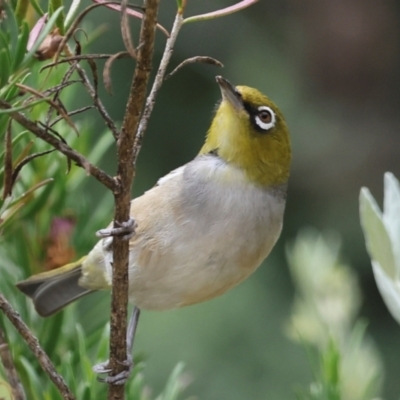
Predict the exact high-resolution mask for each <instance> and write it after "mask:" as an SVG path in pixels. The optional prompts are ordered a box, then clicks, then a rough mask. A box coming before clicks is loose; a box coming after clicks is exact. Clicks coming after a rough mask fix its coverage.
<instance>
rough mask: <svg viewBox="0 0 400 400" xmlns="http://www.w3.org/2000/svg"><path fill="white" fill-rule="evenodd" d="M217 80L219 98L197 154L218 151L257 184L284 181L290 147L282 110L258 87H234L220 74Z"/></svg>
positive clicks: (287, 172) (287, 168)
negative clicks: (219, 100) (204, 141)
mask: <svg viewBox="0 0 400 400" xmlns="http://www.w3.org/2000/svg"><path fill="white" fill-rule="evenodd" d="M216 80H217V82H218V84H219V86H220V89H221V93H222V101H221V103H220V105H219V107H218V109H217V112H216V115H215V117H214V119H213V121H212V124H211V127H210V129H209V131H208V133H207V139H206V143H205V144H204V146H203V148H202V149H201V151H200V154H205V153H209V152H214V153H217V154H218V156H219V157H221V158H222V159H223V160H224V161H225V162H227V163H232V164H234V165H236V166H237V167H238V168H241V169H242V170H243V171H244V173H245V174H246V176H247V178H248V179H249V180H250V181H252V182H254V183H256V184H258V185H260V186H277V185H281V184H285V183H286V182H287V180H288V178H289V169H290V162H291V149H290V140H289V131H288V128H287V125H286V122H285V120H284V118H283V115H282V113H281V112H280V111H279V109H278V107H277V106H276V105H275V104H274V103H273V102H272V101H271V100H270V99H269V98H268V97H267V96H265V95H263V94H262V93H261V92H259V91H258V90H257V89H253V88H250V87H248V86H236V87H235V86H233V85H232V84H231V83H230V82H229V81H227V80H226V79H224V78H222V77H221V76H217V77H216Z"/></svg>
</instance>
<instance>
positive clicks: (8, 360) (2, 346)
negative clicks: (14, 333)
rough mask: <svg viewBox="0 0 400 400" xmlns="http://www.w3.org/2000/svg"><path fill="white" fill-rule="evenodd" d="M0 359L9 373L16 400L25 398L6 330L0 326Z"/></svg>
mask: <svg viewBox="0 0 400 400" xmlns="http://www.w3.org/2000/svg"><path fill="white" fill-rule="evenodd" d="M0 360H1V362H2V363H3V367H4V370H5V372H6V375H7V379H8V383H9V384H10V386H11V391H12V395H13V396H14V397H13V398H14V400H25V393H24V388H23V387H22V385H21V382H20V380H19V377H18V374H17V371H16V369H15V365H14V362H13V359H12V355H11V351H10V348H9V346H8V343H7V341H6V337H5V335H4V332H3V331H2V330H1V328H0Z"/></svg>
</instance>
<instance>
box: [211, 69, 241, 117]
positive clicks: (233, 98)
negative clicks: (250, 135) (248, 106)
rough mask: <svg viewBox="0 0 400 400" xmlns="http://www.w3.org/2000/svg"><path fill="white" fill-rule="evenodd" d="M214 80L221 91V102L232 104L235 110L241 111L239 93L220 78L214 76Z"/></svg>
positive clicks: (225, 80) (230, 84)
mask: <svg viewBox="0 0 400 400" xmlns="http://www.w3.org/2000/svg"><path fill="white" fill-rule="evenodd" d="M215 80H216V81H217V83H218V85H219V88H220V89H221V93H222V98H223V100H226V101H228V102H229V103H230V104H232V106H233V107H234V108H235V109H236V110H238V111H239V110H243V100H242V95H241V94H240V93H239V91H238V90H237V89H236V87H235V86H233V85H232V83H230V82H229V81H228V80H227V79H225V78H223V77H222V76H216V77H215Z"/></svg>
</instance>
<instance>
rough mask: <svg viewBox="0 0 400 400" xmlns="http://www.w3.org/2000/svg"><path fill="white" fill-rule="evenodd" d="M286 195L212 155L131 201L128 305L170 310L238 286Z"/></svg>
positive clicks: (276, 228) (264, 248)
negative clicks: (132, 232) (132, 225)
mask: <svg viewBox="0 0 400 400" xmlns="http://www.w3.org/2000/svg"><path fill="white" fill-rule="evenodd" d="M284 192H285V190H284V188H281V189H277V188H276V189H263V188H260V187H257V186H255V185H253V184H251V183H249V182H248V181H247V180H246V179H245V177H244V175H243V173H242V172H241V171H240V170H238V169H237V168H235V167H233V166H231V165H229V164H226V163H224V162H223V161H222V160H220V159H219V158H218V157H216V156H211V155H210V156H200V157H197V158H196V159H195V160H193V161H192V162H190V163H189V164H187V165H186V166H184V167H181V168H179V169H177V170H175V171H173V172H172V173H171V174H170V175H167V176H166V177H164V178H163V179H162V180H160V182H159V186H157V187H155V188H153V189H151V190H150V191H148V192H146V193H145V194H144V195H143V196H141V197H139V198H137V199H135V200H134V201H133V202H132V208H131V212H132V216H133V218H135V219H136V221H137V223H138V231H137V235H136V236H135V237H134V239H133V241H132V243H131V244H132V245H131V251H130V300H131V301H132V303H134V304H136V305H137V306H138V307H139V308H143V309H157V310H161V309H170V308H176V307H181V306H184V305H189V304H194V303H198V302H201V301H205V300H207V299H210V298H212V297H215V296H218V295H220V294H222V293H224V292H225V291H226V290H228V289H229V288H231V287H232V286H234V285H236V284H238V283H239V282H241V281H242V280H243V279H245V278H246V277H247V276H249V275H250V274H251V273H252V272H253V271H254V270H255V269H256V268H257V267H258V266H259V265H260V263H261V262H262V261H263V260H264V259H265V257H266V256H267V255H268V254H269V252H270V251H271V249H272V247H273V246H274V244H275V242H276V241H277V239H278V237H279V234H280V231H281V227H282V217H283V211H284V205H285V198H284ZM100 247H101V246H98V249H99V248H100ZM102 248H103V252H104V253H103V254H104V257H105V263H101V264H103V265H102V267H101V269H103V268H104V265H105V266H106V270H107V273H106V275H108V276H107V278H108V279H107V280H110V279H111V276H110V275H111V261H112V254H110V253H109V252H107V251H105V247H104V246H102ZM97 252H98V250H97V251H96V252H95V253H97ZM88 258H90V257H88ZM92 258H93V257H92ZM93 259H94V258H93ZM88 264H89V263H88ZM87 269H88V268H87Z"/></svg>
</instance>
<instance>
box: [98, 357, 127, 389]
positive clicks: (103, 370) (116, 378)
mask: <svg viewBox="0 0 400 400" xmlns="http://www.w3.org/2000/svg"><path fill="white" fill-rule="evenodd" d="M119 364H121V365H123V366H124V368H125V369H124V370H123V371H121V372H120V373H118V374H117V375H112V376H107V377H105V378H99V377H98V378H97V380H98V381H99V382H104V383H112V384H113V385H123V384H125V382H126V381H127V380H128V378H129V376H130V375H131V373H132V370H133V360H132V356H131V355H128V359H127V360H125V361H124V362H122V363H119ZM92 370H93V372H95V373H96V374H109V373H110V372H111V368H110V362H109V360H107V361H105V362H102V363H100V364H96V365H95V366H94V367H93V368H92Z"/></svg>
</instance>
